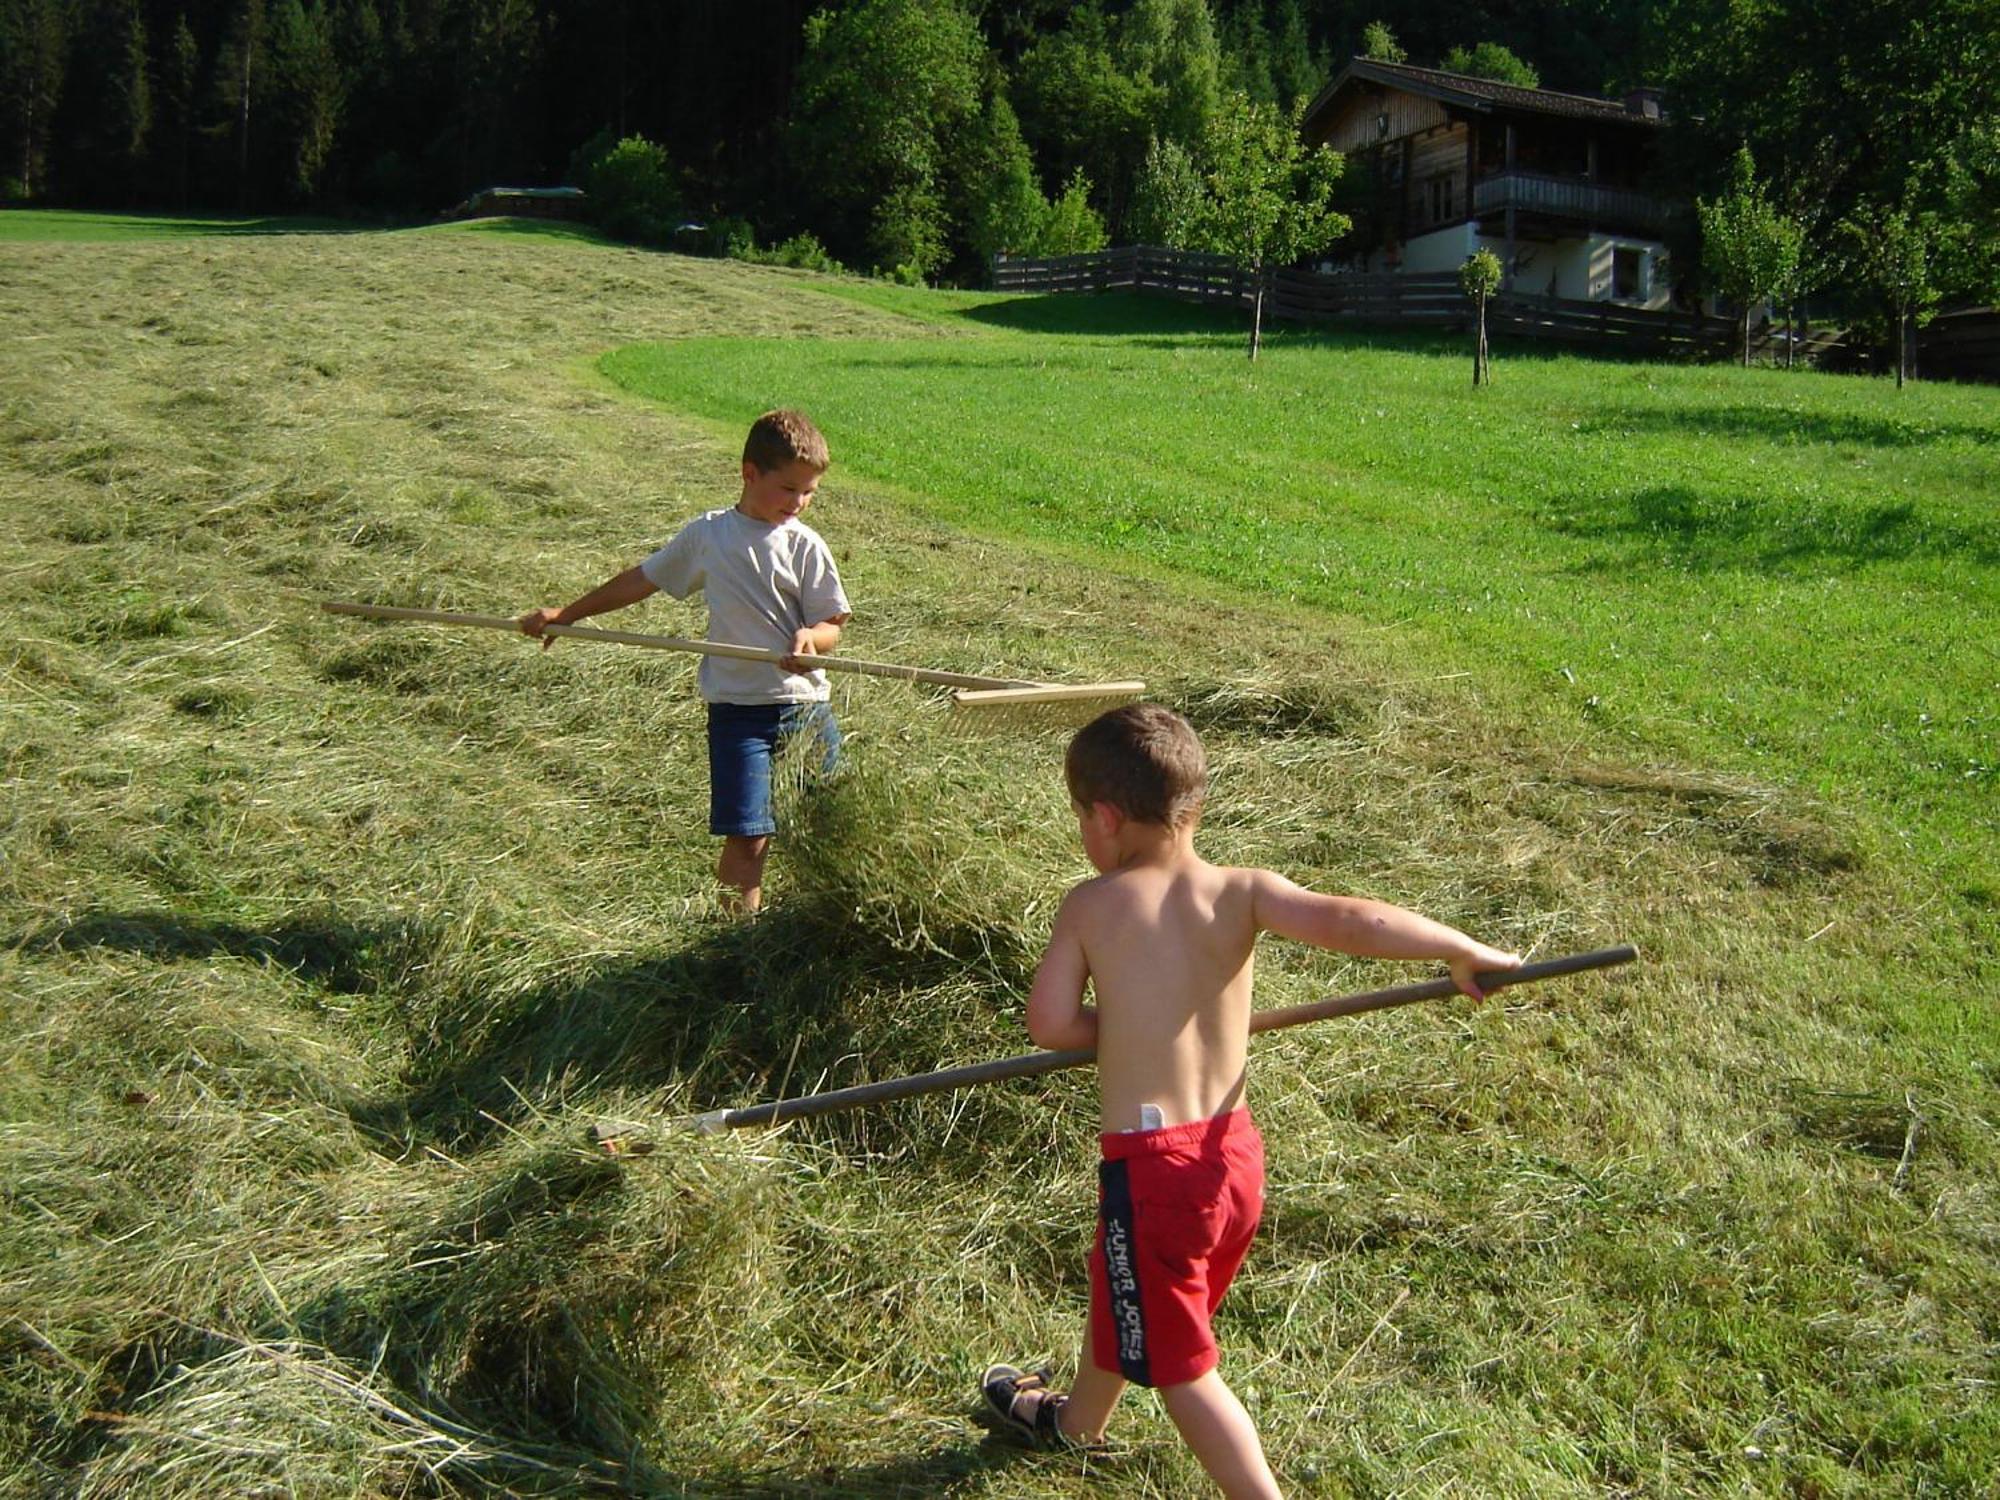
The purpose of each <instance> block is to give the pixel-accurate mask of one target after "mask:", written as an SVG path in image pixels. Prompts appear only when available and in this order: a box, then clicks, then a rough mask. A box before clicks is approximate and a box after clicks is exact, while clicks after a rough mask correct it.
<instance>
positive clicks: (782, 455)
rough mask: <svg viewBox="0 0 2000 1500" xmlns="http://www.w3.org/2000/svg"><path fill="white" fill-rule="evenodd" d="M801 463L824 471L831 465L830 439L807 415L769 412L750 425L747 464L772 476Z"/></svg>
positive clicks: (746, 446)
mask: <svg viewBox="0 0 2000 1500" xmlns="http://www.w3.org/2000/svg"><path fill="white" fill-rule="evenodd" d="M800 461H803V462H805V463H808V464H811V465H812V466H813V467H814V468H815V469H819V470H822V471H824V470H825V468H826V466H827V462H828V460H827V455H826V439H825V438H823V437H821V436H820V432H819V429H818V428H817V427H815V426H813V424H812V419H811V418H810V417H808V416H807V415H806V414H805V413H804V412H800V411H767V412H765V413H764V415H763V416H761V417H759V418H758V419H757V420H756V421H754V422H752V423H751V424H750V436H749V437H747V438H745V439H744V440H743V462H745V463H746V464H755V465H756V466H757V467H758V468H759V469H760V470H762V471H763V472H764V473H766V474H768V473H770V472H771V471H772V470H773V469H782V468H783V467H784V466H785V465H786V464H789V463H795V462H800Z"/></svg>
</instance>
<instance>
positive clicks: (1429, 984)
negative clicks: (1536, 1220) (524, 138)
mask: <svg viewBox="0 0 2000 1500" xmlns="http://www.w3.org/2000/svg"><path fill="white" fill-rule="evenodd" d="M1638 957H1639V950H1638V949H1637V948H1634V947H1632V946H1631V945H1629V944H1625V945H1621V946H1619V947H1615V948H1597V949H1594V950H1592V951H1591V952H1588V953H1572V954H1570V955H1568V956H1567V957H1564V958H1549V959H1543V960H1541V961H1540V962H1537V963H1531V964H1522V965H1521V967H1520V968H1518V969H1498V970H1495V971H1494V972H1492V973H1489V974H1481V975H1479V976H1478V979H1479V987H1480V988H1481V989H1482V990H1484V991H1486V992H1487V993H1488V994H1491V993H1492V992H1493V991H1495V990H1504V989H1510V988H1512V987H1513V986H1514V985H1517V984H1533V983H1535V982H1536V981H1537V980H1542V979H1557V978H1560V977H1562V976H1563V975H1566V974H1581V973H1584V972H1586V971H1587V970H1590V969H1609V968H1615V967H1617V966H1618V965H1619V964H1629V963H1632V962H1634V961H1635V960H1636V959H1637V958H1638ZM1457 993H1458V986H1457V985H1456V984H1454V983H1453V982H1452V981H1451V980H1450V979H1449V978H1442V979H1426V980H1420V981H1418V982H1417V983H1414V984H1401V985H1395V986H1393V987H1391V988H1389V989H1385V990H1368V991H1365V992H1363V993H1361V994H1358V995H1341V996H1336V997H1334V998H1332V999H1328V1000H1314V1001H1311V1002H1309V1003H1307V1004H1305V1005H1289V1006H1284V1007H1282V1008H1280V1009H1277V1010H1258V1011H1252V1012H1251V1013H1250V1030H1251V1031H1252V1033H1256V1032H1260V1031H1277V1030H1279V1029H1281V1028H1282V1027H1286V1026H1300V1025H1304V1024H1305V1023H1306V1022H1308V1021H1328V1020H1332V1019H1333V1018H1334V1017H1336V1016H1358V1015H1360V1014H1362V1013H1363V1012H1365V1011H1371V1010H1389V1009H1391V1008H1392V1007H1395V1006H1398V1005H1411V1004H1414V1003H1415V1002H1417V1001H1419V1000H1441V999H1445V998H1448V997H1449V996H1452V995H1455V994H1457ZM1096 1060H1097V1053H1096V1051H1095V1050H1094V1049H1092V1048H1088V1047H1075V1048H1070V1049H1067V1050H1064V1051H1060V1052H1028V1053H1024V1054H1022V1055H1021V1056H1019V1057H1006V1058H1000V1059H998V1060H997V1061H994V1062H983V1063H968V1064H966V1065H965V1066H963V1067H957V1068H940V1069H939V1070H938V1071H937V1072H935V1073H916V1074H912V1075H911V1076H909V1077H907V1078H887V1079H884V1080H882V1081H881V1082H880V1083H859V1084H855V1085H854V1086H853V1087H852V1088H844V1089H829V1090H828V1091H827V1092H825V1093H823V1094H805V1095H801V1096H800V1097H798V1098H795V1099H777V1100H773V1101H772V1102H771V1103H769V1104H753V1105H750V1106H748V1107H746V1108H743V1109H713V1110H710V1111H709V1112H708V1113H707V1114H701V1115H686V1116H682V1117H680V1118H678V1119H672V1120H667V1121H665V1122H663V1123H664V1124H665V1125H666V1127H667V1128H669V1129H675V1128H678V1129H685V1130H694V1131H697V1132H699V1133H701V1134H703V1135H714V1134H717V1133H719V1132H721V1131H724V1130H742V1129H744V1128H745V1127H747V1126H752V1125H780V1124H784V1123H785V1122H787V1121H790V1120H808V1119H812V1118H813V1117H815V1116H817V1115H831V1114H839V1113H841V1112H842V1111H844V1110H850V1109H861V1108H863V1107H865V1106H867V1105H870V1104H883V1103H886V1102H888V1101H889V1100H891V1099H909V1098H914V1097H915V1096H916V1095H918V1094H936V1093H942V1092H943V1091H944V1090H946V1089H962V1088H971V1087H973V1086H974V1085H975V1084H981V1083H997V1082H999V1081H1000V1080H1002V1079H1006V1078H1035V1077H1038V1076H1040V1075H1041V1074H1043V1073H1058V1072H1061V1071H1062V1070H1064V1069H1065V1068H1081V1067H1084V1066H1087V1065H1088V1064H1090V1063H1093V1062H1095V1061H1096ZM644 1128H645V1127H644V1126H643V1125H639V1124H637V1123H636V1122H627V1121H609V1120H608V1121H601V1122H599V1123H598V1124H596V1125H594V1126H592V1127H591V1139H592V1140H593V1141H594V1142H595V1143H596V1144H597V1146H598V1147H599V1148H600V1149H602V1150H603V1151H605V1152H606V1153H608V1154H609V1155H612V1156H642V1155H644V1154H646V1153H647V1152H649V1151H651V1150H652V1149H653V1143H652V1142H650V1141H648V1140H645V1139H643V1138H642V1137H641V1136H639V1135H638V1133H637V1132H638V1131H640V1130H643V1129H644Z"/></svg>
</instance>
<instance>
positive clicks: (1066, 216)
mask: <svg viewBox="0 0 2000 1500" xmlns="http://www.w3.org/2000/svg"><path fill="white" fill-rule="evenodd" d="M1110 239H1111V237H1110V235H1108V234H1106V233H1105V231H1104V221H1103V220H1102V219H1100V218H1098V217H1097V211H1096V210H1095V209H1093V208H1092V207H1091V206H1090V179H1089V178H1088V177H1085V176H1084V175H1083V169H1082V168H1081V167H1079V168H1077V170H1076V172H1075V174H1074V175H1073V176H1072V177H1071V178H1070V180H1069V186H1068V187H1066V188H1064V189H1063V190H1062V196H1061V197H1060V198H1058V199H1056V200H1055V202H1053V203H1051V204H1050V205H1049V215H1048V217H1047V218H1046V219H1044V220H1042V232H1041V233H1040V234H1039V235H1037V236H1036V239H1035V253H1036V254H1038V255H1083V254H1086V253H1088V252H1089V251H1092V250H1102V249H1103V248H1104V247H1105V245H1106V244H1108V243H1109V242H1110Z"/></svg>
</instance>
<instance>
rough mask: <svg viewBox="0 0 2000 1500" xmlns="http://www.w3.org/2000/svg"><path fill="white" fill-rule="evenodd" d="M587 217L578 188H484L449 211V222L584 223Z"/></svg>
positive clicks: (581, 194)
mask: <svg viewBox="0 0 2000 1500" xmlns="http://www.w3.org/2000/svg"><path fill="white" fill-rule="evenodd" d="M583 216H584V196H583V189H582V188H577V187H552V188H523V187H489V188H481V189H480V190H479V191H478V192H476V193H474V194H473V195H472V196H471V197H469V198H467V199H466V200H465V201H464V202H463V203H460V204H458V205H457V206H456V207H454V208H452V209H451V210H449V211H448V212H447V213H446V214H445V217H446V218H447V219H488V218H500V217H511V218H517V219H581V218H583Z"/></svg>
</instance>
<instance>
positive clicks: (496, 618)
mask: <svg viewBox="0 0 2000 1500" xmlns="http://www.w3.org/2000/svg"><path fill="white" fill-rule="evenodd" d="M319 607H320V608H321V609H322V610H324V611H325V612H326V613H327V614H330V615H358V616H360V617H361V618H362V619H365V620H406V621H419V622H424V623H427V624H432V625H468V626H473V627H476V628H478V629H481V630H506V631H511V632H513V633H514V634H516V635H519V634H521V625H520V622H519V621H518V620H515V619H513V618H512V617H510V616H508V615H472V614H460V613H458V612H456V611H453V610H447V609H412V608H406V607H404V606H401V605H394V604H357V603H353V602H351V601H348V600H343V599H322V600H321V601H320V606H319ZM543 628H544V630H545V631H546V632H547V633H548V634H549V635H559V636H565V637H569V638H571V639H574V640H579V641H601V642H604V643H605V644H608V645H613V646H643V647H646V648H647V649H648V650H653V651H691V652H694V653H696V654H697V655H700V656H727V657H731V658H734V659H735V660H737V661H766V662H771V663H772V664H774V665H775V664H777V663H780V662H783V661H784V660H785V653H784V652H782V651H771V650H767V649H766V648H764V647H762V646H737V645H732V644H730V643H729V642H726V641H697V640H689V639H687V638H686V637H684V636H677V635H641V634H639V633H638V632H636V631H631V630H599V629H596V628H595V627H593V626H589V625H548V626H544V627H543ZM813 665H814V666H815V667H823V668H825V669H826V670H827V671H829V672H858V673H861V674H863V675H865V676H869V677H893V678H896V679H898V680H900V681H903V682H926V683H932V684H935V685H936V686H938V687H948V688H952V689H955V691H954V692H953V693H952V702H954V703H956V704H958V705H960V706H962V707H966V708H979V707H1011V706H1016V705H1024V704H1028V705H1031V704H1037V703H1067V702H1073V701H1079V700H1088V699H1092V698H1136V697H1138V696H1139V695H1140V694H1141V693H1143V692H1145V691H1146V684H1145V683H1143V682H1137V681H1134V682H1085V683H1053V682H1028V681H1024V680H1023V679H1021V678H1017V677H981V676H978V675H976V674H974V673H970V672H940V671H936V670H934V669H932V668H930V667H905V666H899V665H897V664H896V663H894V662H885V661H862V660H860V659H859V658H857V657H852V656H816V657H814V658H813Z"/></svg>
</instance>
